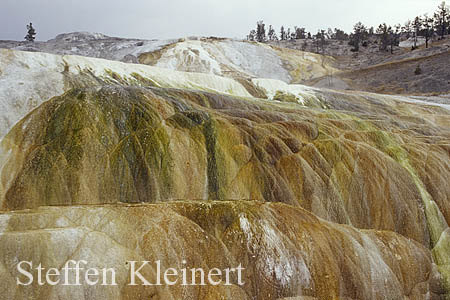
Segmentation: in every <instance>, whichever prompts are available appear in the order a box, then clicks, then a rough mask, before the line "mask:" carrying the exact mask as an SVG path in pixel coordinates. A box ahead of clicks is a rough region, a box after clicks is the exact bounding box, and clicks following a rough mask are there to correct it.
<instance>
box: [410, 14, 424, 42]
mask: <svg viewBox="0 0 450 300" xmlns="http://www.w3.org/2000/svg"><path fill="white" fill-rule="evenodd" d="M412 25H413V28H414V46H413V49H417V36H418V35H419V31H420V28H421V27H422V19H421V18H420V17H416V18H415V19H414V21H413V23H412Z"/></svg>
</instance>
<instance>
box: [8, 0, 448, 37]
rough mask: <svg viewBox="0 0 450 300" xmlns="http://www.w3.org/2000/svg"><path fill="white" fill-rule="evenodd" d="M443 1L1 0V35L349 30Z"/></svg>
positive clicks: (414, 12) (408, 15) (402, 16)
mask: <svg viewBox="0 0 450 300" xmlns="http://www.w3.org/2000/svg"><path fill="white" fill-rule="evenodd" d="M440 2H442V0H322V1H320V0H312V1H311V0H117V1H116V0H0V39H2V40H5V39H11V40H23V37H24V36H25V34H26V28H25V26H26V24H27V23H29V22H33V24H34V25H35V28H36V31H37V40H48V39H50V38H53V37H54V36H56V35H57V34H59V33H63V32H73V31H91V32H101V33H104V34H106V35H110V36H119V37H135V38H143V39H163V38H177V37H184V36H193V35H196V36H212V35H214V36H223V37H239V38H240V37H244V36H245V35H246V34H247V33H248V31H249V30H250V29H251V28H253V27H255V23H256V21H258V20H264V22H265V23H266V24H273V25H274V26H275V28H276V30H277V32H278V31H279V27H280V26H281V25H284V26H285V27H294V26H295V25H297V26H299V27H306V29H307V30H308V31H311V32H313V33H315V32H317V29H318V28H325V29H326V28H328V27H331V28H335V27H338V28H341V29H344V30H346V31H349V30H351V28H352V25H353V24H354V23H356V22H358V21H362V22H363V23H364V24H366V25H368V26H376V25H377V24H380V23H382V22H386V23H388V24H394V23H402V24H403V23H404V22H405V21H406V20H407V19H412V18H414V17H415V16H416V15H418V14H423V13H426V12H428V13H429V14H431V13H432V12H434V11H435V9H436V7H437V6H438V5H439V3H440Z"/></svg>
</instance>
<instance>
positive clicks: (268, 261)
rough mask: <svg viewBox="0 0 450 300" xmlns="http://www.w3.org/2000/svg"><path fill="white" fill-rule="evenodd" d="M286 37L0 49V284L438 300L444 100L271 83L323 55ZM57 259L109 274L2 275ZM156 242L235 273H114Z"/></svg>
mask: <svg viewBox="0 0 450 300" xmlns="http://www.w3.org/2000/svg"><path fill="white" fill-rule="evenodd" d="M98 38H101V39H103V38H104V39H107V38H105V37H98V36H97V37H95V39H98ZM97 42H98V41H97ZM122 42H123V41H120V43H122ZM67 43H69V44H70V43H72V41H71V40H68V41H67ZM86 43H87V44H88V45H90V43H92V44H93V46H92V45H91V46H89V47H92V48H95V47H99V48H101V47H100V46H96V45H95V43H94V42H92V41H91V42H89V43H88V42H86ZM120 43H118V44H117V45H116V46H114V47H117V48H120V46H119V45H120ZM133 43H134V42H133ZM149 43H150V42H149ZM56 44H58V43H56ZM113 44H114V43H112V42H111V44H110V47H113ZM162 44H163V43H162ZM61 45H64V43H63V44H61ZM16 46H17V45H16ZM16 46H15V47H16ZM35 47H44V46H40V45H36V46H35ZM86 47H88V46H86ZM134 47H135V46H133V49H134ZM136 47H146V46H145V45H142V46H136ZM149 47H150V46H149ZM121 49H122V50H123V49H124V48H121ZM129 50H130V49H129ZM127 51H128V50H127ZM133 51H134V50H133ZM155 51H156V52H155ZM292 51H293V50H292ZM52 52H55V51H52ZM123 53H125V52H123ZM251 53H253V55H252V54H251ZM289 53H290V52H286V51H285V50H279V49H276V48H272V47H268V46H266V45H260V44H250V43H242V42H236V41H230V40H211V41H210V40H208V41H205V40H194V41H192V40H188V41H181V42H177V43H175V44H170V45H169V44H166V45H164V46H161V48H160V49H159V50H153V51H150V52H146V51H144V52H142V53H140V54H136V55H137V56H135V57H136V58H137V59H139V60H140V62H141V64H129V63H124V62H119V61H114V60H106V59H99V58H92V57H82V56H71V55H63V56H61V55H55V54H48V53H40V52H24V51H18V50H0V108H1V109H0V122H1V123H0V133H1V137H2V139H1V142H0V210H1V213H0V232H1V234H0V253H1V254H2V257H3V259H2V260H1V261H0V278H1V279H2V280H1V281H0V286H1V290H3V291H6V292H4V296H3V297H4V298H5V299H24V298H27V299H28V298H29V299H60V298H66V299H143V298H144V299H148V298H150V299H151V298H153V299H181V298H182V299H211V300H213V299H220V298H221V299H264V300H265V299H318V300H319V299H354V300H356V299H358V300H359V299H448V298H449V297H450V255H449V253H450V229H449V227H448V224H449V222H450V186H449V185H448V182H449V181H450V105H449V104H448V103H447V102H446V99H445V98H443V97H438V96H436V97H405V96H393V95H382V94H372V93H367V92H355V91H332V90H328V89H319V88H311V87H306V86H303V85H297V84H288V83H287V82H286V81H289V82H291V81H294V82H295V81H296V79H295V78H296V77H295V76H303V75H298V74H303V73H302V72H301V70H306V71H305V72H306V73H305V74H308V75H307V76H310V77H311V76H316V75H317V74H316V73H315V72H316V71H314V70H322V71H324V72H325V71H326V70H327V68H328V67H327V66H326V65H325V64H324V66H322V64H321V63H320V61H317V62H314V59H312V58H306V56H305V60H303V59H304V58H302V56H301V55H302V54H292V55H290V54H289ZM127 55H128V54H127ZM220 55H222V56H220ZM261 55H262V57H267V61H264V62H263V63H265V64H264V67H261V66H259V67H258V65H255V64H257V63H259V64H260V65H261V61H260V60H261ZM265 55H267V56H265ZM283 55H286V56H283ZM296 55H298V56H296ZM99 56H100V55H99ZM212 57H214V60H211V58H212ZM116 58H117V57H116ZM119 60H120V59H119ZM286 61H288V62H291V63H292V65H291V67H292V66H295V64H297V65H296V66H297V67H296V68H291V67H286V66H287V65H286ZM216 63H217V64H216ZM145 64H149V65H145ZM311 65H312V67H309V66H311ZM266 67H267V69H265V68H266ZM208 68H209V69H208ZM315 68H317V69H315ZM321 68H322V69H321ZM173 69H180V70H173ZM271 70H272V71H271ZM283 70H284V71H283ZM299 70H300V71H299ZM186 71H187V72H186ZM228 71H229V72H228ZM283 72H284V73H283ZM205 73H206V74H205ZM280 74H281V75H282V74H284V75H285V76H286V77H285V78H284V80H285V81H283V80H280V79H283V78H280V77H279V76H280ZM270 75H274V76H270ZM284 75H283V76H284ZM274 77H275V78H274ZM55 249H57V250H55ZM69 259H75V260H78V259H85V260H89V262H90V263H91V264H92V266H104V265H105V264H108V266H109V267H114V268H115V269H116V270H118V273H119V276H118V281H119V284H118V285H117V286H115V287H102V286H87V285H86V286H77V287H65V286H54V287H52V286H39V285H37V284H34V285H31V286H17V285H16V284H15V277H16V275H17V270H16V265H17V262H18V261H21V260H31V261H40V262H42V263H43V264H44V265H45V266H54V265H56V266H62V265H63V264H64V263H65V262H66V261H68V260H69ZM156 259H162V260H164V262H163V263H164V264H165V266H166V267H169V266H174V265H179V264H180V263H181V261H182V260H186V261H188V263H189V264H190V265H192V266H193V267H200V266H202V267H204V268H205V269H210V268H214V267H220V268H226V267H231V266H234V265H236V264H239V263H242V265H243V267H244V268H245V270H246V272H244V273H245V285H243V286H240V285H239V284H238V281H237V278H233V279H232V281H233V284H232V285H231V286H226V285H223V284H221V285H218V286H209V285H207V286H202V287H192V286H179V285H175V286H139V287H133V286H128V285H127V281H128V279H129V278H128V277H127V276H128V275H129V272H128V271H129V265H126V264H125V262H126V261H129V260H150V261H153V260H156ZM142 273H145V274H147V275H148V277H149V278H152V276H154V273H155V270H154V268H153V267H152V266H149V267H148V268H147V269H145V270H144V271H143V272H142Z"/></svg>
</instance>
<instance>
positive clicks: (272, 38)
mask: <svg viewBox="0 0 450 300" xmlns="http://www.w3.org/2000/svg"><path fill="white" fill-rule="evenodd" d="M267 36H268V38H269V41H278V37H277V33H276V32H275V29H273V27H272V25H269V31H268V33H267Z"/></svg>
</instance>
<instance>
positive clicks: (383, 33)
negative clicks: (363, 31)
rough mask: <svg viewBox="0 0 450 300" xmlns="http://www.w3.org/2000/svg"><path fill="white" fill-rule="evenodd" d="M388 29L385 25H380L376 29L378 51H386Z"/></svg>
mask: <svg viewBox="0 0 450 300" xmlns="http://www.w3.org/2000/svg"><path fill="white" fill-rule="evenodd" d="M389 28H390V27H388V26H387V25H386V23H383V24H380V25H379V26H378V28H377V31H376V33H377V35H378V37H379V38H380V47H379V49H380V50H386V49H387V46H388V43H389Z"/></svg>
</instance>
